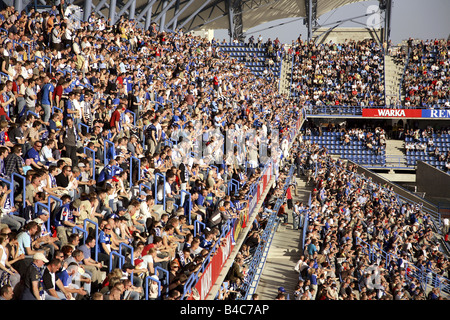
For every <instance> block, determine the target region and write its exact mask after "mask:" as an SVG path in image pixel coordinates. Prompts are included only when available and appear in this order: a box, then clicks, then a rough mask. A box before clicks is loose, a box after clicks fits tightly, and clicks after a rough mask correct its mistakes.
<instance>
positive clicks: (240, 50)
mask: <svg viewBox="0 0 450 320" xmlns="http://www.w3.org/2000/svg"><path fill="white" fill-rule="evenodd" d="M221 50H222V51H224V52H226V53H228V54H229V56H230V57H233V58H236V59H237V61H238V62H242V63H244V65H245V67H246V68H248V69H250V71H251V72H252V73H253V74H254V75H256V76H259V77H264V76H267V75H268V74H270V73H273V75H274V76H275V77H278V78H279V77H281V62H274V64H273V65H272V66H270V67H269V66H268V65H267V64H266V61H265V60H266V59H268V56H267V53H266V49H265V48H261V49H257V48H250V47H248V46H246V45H237V44H234V45H233V46H229V45H228V44H226V45H222V46H221ZM248 54H249V55H250V56H251V57H255V56H256V57H257V58H259V60H260V61H259V62H254V61H245V60H246V59H245V58H246V56H247V55H248ZM266 70H267V71H271V72H269V73H265V72H266ZM271 79H272V78H270V80H269V79H268V80H269V81H271Z"/></svg>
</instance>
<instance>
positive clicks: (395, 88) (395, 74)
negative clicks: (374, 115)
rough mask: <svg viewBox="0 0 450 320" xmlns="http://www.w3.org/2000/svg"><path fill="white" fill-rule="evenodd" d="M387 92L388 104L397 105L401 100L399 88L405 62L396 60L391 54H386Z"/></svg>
mask: <svg viewBox="0 0 450 320" xmlns="http://www.w3.org/2000/svg"><path fill="white" fill-rule="evenodd" d="M384 59H385V71H384V72H385V78H386V85H385V92H386V105H387V106H389V105H395V104H396V103H397V102H398V100H399V88H400V82H401V79H402V75H403V69H404V67H405V65H404V63H396V62H394V60H393V58H392V57H391V56H388V55H386V56H385V58H384Z"/></svg>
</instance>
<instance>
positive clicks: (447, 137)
mask: <svg viewBox="0 0 450 320" xmlns="http://www.w3.org/2000/svg"><path fill="white" fill-rule="evenodd" d="M428 140H429V138H425V137H419V138H418V139H417V141H416V139H415V138H413V137H405V142H406V143H407V142H428ZM433 141H434V143H435V144H436V143H450V135H448V134H445V135H442V136H441V137H438V136H436V137H433Z"/></svg>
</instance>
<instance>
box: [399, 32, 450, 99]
mask: <svg viewBox="0 0 450 320" xmlns="http://www.w3.org/2000/svg"><path fill="white" fill-rule="evenodd" d="M449 47H450V40H439V39H434V40H426V41H423V40H422V41H411V42H410V53H409V62H408V64H407V66H406V70H405V73H404V76H403V83H402V90H403V93H404V105H405V107H409V108H412V107H418V108H448V107H450V87H449V84H450V80H449V79H450V50H449Z"/></svg>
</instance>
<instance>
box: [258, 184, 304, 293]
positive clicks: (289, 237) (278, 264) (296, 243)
mask: <svg viewBox="0 0 450 320" xmlns="http://www.w3.org/2000/svg"><path fill="white" fill-rule="evenodd" d="M295 180H296V182H297V189H296V190H295V192H294V193H293V194H292V199H293V202H294V203H295V201H297V200H299V201H303V203H308V199H309V194H310V192H311V189H312V187H311V185H307V184H306V177H300V178H298V177H296V178H295ZM287 213H288V214H289V218H288V225H286V226H283V225H281V223H280V224H279V225H278V229H277V232H276V233H275V235H274V238H273V240H272V244H271V246H270V249H269V252H268V255H267V260H266V263H265V264H264V269H263V271H262V274H261V278H260V280H259V284H258V287H257V288H256V293H257V294H259V297H260V299H261V300H273V299H274V298H275V297H276V296H277V291H278V288H279V287H284V288H285V289H286V293H288V294H289V297H290V299H293V292H294V291H295V287H296V285H297V283H298V273H297V272H296V271H295V270H294V267H295V265H296V263H297V261H298V259H299V258H300V256H301V255H302V253H303V248H302V242H301V241H302V239H301V233H302V231H301V230H294V229H293V225H292V223H293V221H292V211H291V210H287Z"/></svg>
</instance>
